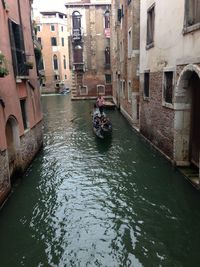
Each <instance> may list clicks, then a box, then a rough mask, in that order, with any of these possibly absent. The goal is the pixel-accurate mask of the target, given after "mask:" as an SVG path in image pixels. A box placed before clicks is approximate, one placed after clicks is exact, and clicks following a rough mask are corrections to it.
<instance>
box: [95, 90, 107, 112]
mask: <svg viewBox="0 0 200 267" xmlns="http://www.w3.org/2000/svg"><path fill="white" fill-rule="evenodd" d="M104 102H105V100H104V98H103V96H101V95H100V96H99V97H98V98H97V101H96V104H97V107H98V108H99V111H100V114H101V115H103V106H104Z"/></svg>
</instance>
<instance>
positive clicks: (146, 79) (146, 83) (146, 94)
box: [144, 72, 149, 97]
mask: <svg viewBox="0 0 200 267" xmlns="http://www.w3.org/2000/svg"><path fill="white" fill-rule="evenodd" d="M144 97H149V72H146V73H144Z"/></svg>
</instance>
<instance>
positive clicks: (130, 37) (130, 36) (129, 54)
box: [128, 30, 132, 58]
mask: <svg viewBox="0 0 200 267" xmlns="http://www.w3.org/2000/svg"><path fill="white" fill-rule="evenodd" d="M131 54H132V32H131V30H129V31H128V57H129V58H130V57H131Z"/></svg>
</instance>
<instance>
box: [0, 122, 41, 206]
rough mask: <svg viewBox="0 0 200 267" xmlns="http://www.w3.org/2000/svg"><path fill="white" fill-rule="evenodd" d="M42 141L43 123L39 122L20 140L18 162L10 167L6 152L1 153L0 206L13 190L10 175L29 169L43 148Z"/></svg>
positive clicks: (15, 161)
mask: <svg viewBox="0 0 200 267" xmlns="http://www.w3.org/2000/svg"><path fill="white" fill-rule="evenodd" d="M42 140H43V139H42V122H39V123H38V124H37V125H36V126H34V127H33V128H32V129H31V130H30V131H28V132H27V133H26V134H24V135H23V136H22V137H21V138H20V145H21V146H20V150H21V154H17V155H16V160H14V161H13V162H12V163H10V166H9V162H8V157H7V152H6V150H4V151H0V170H1V173H0V205H1V204H2V203H3V201H4V200H5V199H6V197H7V195H8V193H9V191H10V189H11V183H10V175H14V174H15V172H17V171H23V170H25V169H26V168H27V167H28V165H29V164H30V163H31V161H32V160H33V158H34V157H35V155H36V153H37V152H38V151H39V149H40V148H41V146H42V142H43V141H42ZM9 168H10V170H9Z"/></svg>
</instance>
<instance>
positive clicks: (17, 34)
mask: <svg viewBox="0 0 200 267" xmlns="http://www.w3.org/2000/svg"><path fill="white" fill-rule="evenodd" d="M31 3H32V1H30V0H14V1H13V0H3V1H0V25H1V27H0V36H1V38H0V51H1V52H0V170H1V171H0V204H1V203H2V202H3V201H4V199H5V198H6V196H7V194H8V193H9V191H10V188H11V179H12V177H13V176H14V175H15V174H16V173H18V172H23V171H24V170H25V169H26V168H27V166H28V165H29V163H30V162H31V160H32V159H33V157H34V156H35V154H36V153H37V151H38V150H39V149H40V147H41V145H42V111H41V104H40V91H39V84H38V78H37V70H36V62H35V54H34V45H33V37H32V36H33V31H32V25H31V20H30V18H31Z"/></svg>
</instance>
